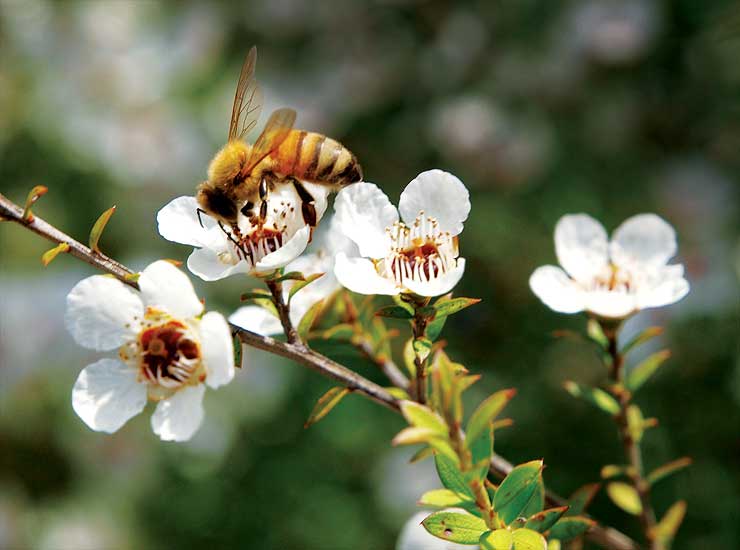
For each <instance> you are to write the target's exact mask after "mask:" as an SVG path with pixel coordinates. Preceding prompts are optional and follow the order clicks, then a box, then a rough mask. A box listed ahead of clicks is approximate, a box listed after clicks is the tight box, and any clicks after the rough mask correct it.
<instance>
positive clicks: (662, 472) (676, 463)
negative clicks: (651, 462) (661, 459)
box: [647, 456, 693, 485]
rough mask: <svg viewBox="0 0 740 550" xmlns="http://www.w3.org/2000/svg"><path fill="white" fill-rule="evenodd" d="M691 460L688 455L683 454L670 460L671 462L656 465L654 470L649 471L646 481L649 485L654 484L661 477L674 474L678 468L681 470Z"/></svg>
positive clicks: (689, 463) (688, 464)
mask: <svg viewBox="0 0 740 550" xmlns="http://www.w3.org/2000/svg"><path fill="white" fill-rule="evenodd" d="M692 462H693V460H692V459H691V457H688V456H684V457H682V458H677V459H676V460H672V461H671V462H667V463H666V464H663V465H662V466H658V467H657V468H655V470H653V471H652V472H650V473H649V474H648V476H647V482H648V483H649V484H650V485H654V484H655V483H657V482H658V481H660V480H661V479H663V478H666V477H668V476H669V475H672V474H675V473H676V472H678V471H679V470H683V469H684V468H686V467H687V466H690V465H691V463H692Z"/></svg>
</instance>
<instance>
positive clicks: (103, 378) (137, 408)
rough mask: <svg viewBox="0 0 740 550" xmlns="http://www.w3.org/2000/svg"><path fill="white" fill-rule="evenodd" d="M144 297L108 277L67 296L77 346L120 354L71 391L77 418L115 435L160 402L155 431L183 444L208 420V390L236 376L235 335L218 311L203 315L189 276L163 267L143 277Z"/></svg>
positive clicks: (89, 371)
mask: <svg viewBox="0 0 740 550" xmlns="http://www.w3.org/2000/svg"><path fill="white" fill-rule="evenodd" d="M138 284H139V288H140V292H136V291H134V290H132V289H131V288H129V287H127V286H126V285H125V284H123V283H122V282H121V281H119V280H117V279H114V278H112V277H110V276H107V275H94V276H92V277H88V278H87V279H83V280H82V281H80V282H79V283H77V285H75V287H74V288H73V289H72V290H71V291H70V293H69V294H68V296H67V311H66V315H65V324H66V327H67V329H68V330H69V332H70V333H71V334H72V337H73V338H74V339H75V341H76V342H77V343H78V344H80V345H81V346H84V347H86V348H89V349H94V350H97V351H112V350H115V349H117V350H118V357H117V358H111V357H108V358H104V359H100V360H98V361H96V362H95V363H92V364H90V365H88V366H86V367H85V368H84V369H83V370H82V372H81V373H80V375H79V377H78V378H77V381H76V382H75V385H74V389H73V390H72V406H73V408H74V410H75V412H76V413H77V415H78V416H79V417H80V418H81V419H82V420H83V421H84V422H85V424H87V425H88V426H89V427H90V428H92V429H93V430H96V431H101V432H107V433H113V432H115V431H117V430H118V429H119V428H121V427H122V426H123V425H124V424H125V423H126V422H127V421H128V420H129V419H130V418H132V417H133V416H135V415H137V414H139V413H140V412H142V411H143V410H144V407H145V406H146V404H147V401H153V402H155V403H156V404H157V405H156V408H155V410H154V414H153V415H152V418H151V425H152V430H153V431H154V433H156V434H157V435H158V436H159V437H160V438H161V439H162V440H165V441H185V440H188V439H190V438H191V437H192V436H193V434H194V433H195V432H196V431H197V429H198V427H199V426H200V424H201V422H202V420H203V403H202V401H203V394H204V393H205V387H206V386H209V387H211V388H214V389H215V388H218V387H219V386H222V385H224V384H227V383H229V382H230V381H231V379H232V378H233V377H234V355H233V349H232V341H231V331H230V329H229V326H228V324H227V322H226V319H224V317H223V316H222V315H221V314H220V313H216V312H208V313H204V312H203V309H204V308H203V304H202V303H201V301H200V300H198V297H197V296H196V295H195V291H194V290H193V285H192V283H191V282H190V280H189V279H188V278H187V276H186V275H185V274H184V273H183V272H182V271H180V270H179V269H177V268H176V267H175V266H173V265H172V264H170V263H169V262H166V261H157V262H154V263H152V264H151V265H149V266H148V267H147V268H146V269H144V271H142V272H141V274H140V276H139V279H138Z"/></svg>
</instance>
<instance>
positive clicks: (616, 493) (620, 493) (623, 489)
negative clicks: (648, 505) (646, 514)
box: [606, 481, 642, 516]
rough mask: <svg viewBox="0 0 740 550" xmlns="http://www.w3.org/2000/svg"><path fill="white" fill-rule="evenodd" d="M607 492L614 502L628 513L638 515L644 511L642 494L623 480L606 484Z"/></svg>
mask: <svg viewBox="0 0 740 550" xmlns="http://www.w3.org/2000/svg"><path fill="white" fill-rule="evenodd" d="M606 494H608V495H609V498H610V499H612V502H613V503H614V504H616V505H617V506H618V507H619V508H621V509H622V510H624V511H625V512H627V513H628V514H632V515H633V516H638V515H640V513H641V512H642V502H640V495H639V494H638V493H637V490H636V489H635V488H634V487H633V486H632V485H628V484H627V483H624V482H621V481H613V482H611V483H609V484H608V485H607V486H606Z"/></svg>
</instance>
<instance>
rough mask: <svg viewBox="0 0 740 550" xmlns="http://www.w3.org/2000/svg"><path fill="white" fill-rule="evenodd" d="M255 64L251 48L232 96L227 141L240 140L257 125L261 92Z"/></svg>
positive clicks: (255, 49)
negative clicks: (232, 104)
mask: <svg viewBox="0 0 740 550" xmlns="http://www.w3.org/2000/svg"><path fill="white" fill-rule="evenodd" d="M256 64H257V48H255V47H254V46H252V49H250V50H249V53H248V54H247V57H246V58H245V59H244V64H243V65H242V72H241V73H240V74H239V83H238V84H237V85H236V93H235V94H234V106H233V107H232V109H231V122H230V123H229V141H232V140H235V139H242V138H243V137H244V136H245V135H246V134H247V133H248V132H249V131H250V130H252V128H254V127H255V126H256V124H257V120H258V119H259V116H260V111H261V110H262V90H261V89H260V87H259V85H258V84H257V80H255V78H254V69H255V66H256Z"/></svg>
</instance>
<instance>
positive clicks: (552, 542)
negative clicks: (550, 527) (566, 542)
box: [547, 539, 563, 550]
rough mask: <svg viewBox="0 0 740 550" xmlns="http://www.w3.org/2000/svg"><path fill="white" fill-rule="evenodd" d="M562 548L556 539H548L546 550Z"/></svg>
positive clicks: (559, 549) (560, 549)
mask: <svg viewBox="0 0 740 550" xmlns="http://www.w3.org/2000/svg"><path fill="white" fill-rule="evenodd" d="M562 548H563V546H562V545H561V544H560V541H559V540H558V539H550V540H548V541H547V550H562Z"/></svg>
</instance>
